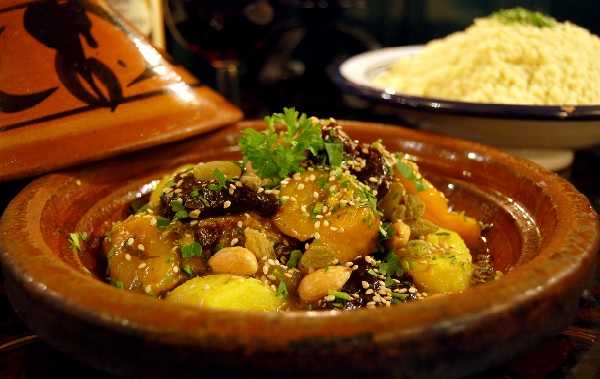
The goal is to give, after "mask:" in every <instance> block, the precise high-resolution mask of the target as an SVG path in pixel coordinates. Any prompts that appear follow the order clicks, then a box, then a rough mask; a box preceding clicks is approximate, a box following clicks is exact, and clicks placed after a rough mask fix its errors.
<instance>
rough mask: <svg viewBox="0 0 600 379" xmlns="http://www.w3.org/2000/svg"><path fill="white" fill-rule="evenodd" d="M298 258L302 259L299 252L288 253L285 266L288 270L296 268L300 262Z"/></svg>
mask: <svg viewBox="0 0 600 379" xmlns="http://www.w3.org/2000/svg"><path fill="white" fill-rule="evenodd" d="M300 258H302V252H301V251H300V250H293V251H292V252H291V253H290V258H289V259H288V261H287V266H288V267H289V268H296V267H298V262H300Z"/></svg>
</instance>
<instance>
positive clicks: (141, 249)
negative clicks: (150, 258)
mask: <svg viewBox="0 0 600 379" xmlns="http://www.w3.org/2000/svg"><path fill="white" fill-rule="evenodd" d="M137 248H138V250H139V251H144V250H146V248H145V247H144V245H142V244H141V243H140V244H138V245H137Z"/></svg>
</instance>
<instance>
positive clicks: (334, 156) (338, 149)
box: [325, 142, 344, 167]
mask: <svg viewBox="0 0 600 379" xmlns="http://www.w3.org/2000/svg"><path fill="white" fill-rule="evenodd" d="M325 151H326V152H327V158H328V159H329V165H330V166H331V167H340V165H341V164H342V160H343V159H344V147H343V146H342V143H341V142H333V143H325Z"/></svg>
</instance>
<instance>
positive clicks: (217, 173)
mask: <svg viewBox="0 0 600 379" xmlns="http://www.w3.org/2000/svg"><path fill="white" fill-rule="evenodd" d="M213 178H215V179H216V180H217V182H216V183H212V184H210V185H209V186H208V189H209V190H211V191H220V190H222V189H224V188H226V187H227V182H228V180H227V178H226V177H225V174H224V173H223V171H221V170H219V169H218V168H216V169H215V170H214V171H213Z"/></svg>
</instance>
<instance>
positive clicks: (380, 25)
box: [142, 0, 600, 120]
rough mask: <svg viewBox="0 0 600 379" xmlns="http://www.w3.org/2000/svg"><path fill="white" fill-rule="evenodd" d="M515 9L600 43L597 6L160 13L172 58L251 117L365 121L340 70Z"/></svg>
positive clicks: (335, 5) (427, 5) (172, 4)
mask: <svg viewBox="0 0 600 379" xmlns="http://www.w3.org/2000/svg"><path fill="white" fill-rule="evenodd" d="M142 1H143V0H142ZM515 6H522V7H526V8H529V9H535V10H539V11H542V12H544V13H548V14H550V15H552V16H554V17H555V18H557V19H559V20H570V21H572V22H574V23H577V24H579V25H580V26H583V27H585V28H588V29H590V30H591V31H592V32H594V33H596V34H598V33H600V24H598V23H597V22H595V15H596V14H598V11H600V3H598V2H597V1H593V0H578V1H561V0H554V1H551V0H532V1H506V0H490V1H482V0H479V1H478V0H449V1H447V0H371V1H367V0H240V1H231V0H203V1H196V0H164V3H163V7H162V10H161V11H162V13H163V14H162V19H163V20H164V25H163V26H162V27H163V30H164V42H163V43H164V48H165V49H166V50H167V52H168V53H169V54H170V55H172V56H173V58H174V59H175V61H176V62H178V63H181V64H183V65H185V66H186V67H187V68H188V69H189V70H190V71H192V72H193V73H194V74H196V76H197V77H198V78H200V79H201V80H202V81H204V82H206V83H209V84H210V85H212V86H213V87H215V88H217V89H218V90H220V91H221V92H222V93H224V95H225V96H226V97H228V98H229V99H230V100H231V101H233V102H234V103H237V104H238V105H240V106H241V107H242V108H243V109H244V111H245V113H246V116H247V117H257V116H262V115H264V114H267V113H269V112H272V111H277V110H280V109H281V108H282V107H283V106H288V105H292V104H294V105H295V106H296V107H297V108H299V109H301V110H302V111H304V112H308V113H312V114H317V115H319V116H325V115H327V116H329V115H332V114H333V115H334V116H336V117H340V118H341V117H343V118H358V119H362V118H365V111H366V110H367V109H365V108H369V107H370V105H369V104H365V103H363V102H362V101H360V100H358V99H354V98H349V97H347V96H343V95H342V94H341V93H340V91H339V90H338V89H337V88H336V87H335V85H334V84H333V83H332V80H331V77H330V75H329V72H328V70H329V71H330V70H332V67H333V66H334V65H335V64H336V63H338V62H339V61H341V60H343V59H344V58H347V57H349V56H351V55H354V54H357V53H360V52H363V51H366V50H370V49H375V48H378V47H382V46H401V45H411V44H423V43H426V42H427V41H429V40H431V39H433V38H439V37H444V36H445V35H447V34H449V33H452V32H454V31H458V30H462V29H464V28H465V27H467V26H468V25H470V24H471V23H472V21H473V19H474V18H476V17H481V16H485V15H488V14H490V13H491V12H493V11H495V10H498V9H501V8H510V7H515ZM367 113H368V114H370V115H373V114H375V115H377V114H378V113H380V112H377V110H374V112H367ZM376 117H379V118H381V119H383V120H386V117H385V115H383V114H379V115H377V116H376ZM370 118H371V120H372V119H373V118H372V117H370Z"/></svg>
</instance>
